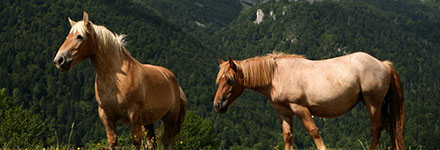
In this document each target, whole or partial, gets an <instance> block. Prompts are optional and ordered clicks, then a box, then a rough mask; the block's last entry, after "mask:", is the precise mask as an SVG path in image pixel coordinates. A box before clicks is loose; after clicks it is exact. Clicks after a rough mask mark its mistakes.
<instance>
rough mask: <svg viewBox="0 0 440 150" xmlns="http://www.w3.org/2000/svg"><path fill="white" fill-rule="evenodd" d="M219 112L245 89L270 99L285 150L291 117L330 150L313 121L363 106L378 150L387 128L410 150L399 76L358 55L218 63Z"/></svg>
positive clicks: (396, 146)
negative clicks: (381, 137) (405, 136)
mask: <svg viewBox="0 0 440 150" xmlns="http://www.w3.org/2000/svg"><path fill="white" fill-rule="evenodd" d="M219 63H220V70H219V72H218V75H217V83H218V89H217V93H216V95H215V99H214V108H215V109H216V111H217V112H219V113H225V112H226V110H227V108H228V107H229V106H230V105H231V104H232V103H233V102H234V100H235V99H236V98H237V97H238V96H240V95H241V94H242V92H243V90H244V89H245V88H250V89H252V90H255V91H257V92H259V93H261V94H263V95H265V96H266V97H267V98H268V99H269V101H270V102H271V104H272V107H273V108H274V109H275V110H276V112H277V114H278V117H279V118H280V120H281V125H282V128H283V135H284V143H285V149H286V150H291V149H293V146H292V139H293V138H292V131H291V130H292V129H291V128H292V117H293V116H297V117H298V118H299V120H301V122H302V123H303V125H304V127H305V128H306V129H307V131H308V132H309V134H310V135H311V136H312V138H313V140H314V142H315V144H316V147H317V148H318V149H319V150H324V149H326V146H325V145H324V142H323V141H322V139H321V137H320V135H319V132H318V128H317V127H316V125H315V122H314V121H313V119H312V115H313V116H318V117H327V118H331V117H337V116H340V115H342V114H344V113H347V112H348V111H350V110H351V109H352V108H353V107H354V106H355V105H356V104H357V103H358V101H362V102H363V103H364V104H365V106H366V107H367V109H368V113H369V116H370V121H371V130H372V136H373V137H372V141H371V145H370V149H376V147H377V144H378V142H379V137H380V133H381V131H382V129H383V128H385V129H386V130H387V132H388V133H389V135H390V137H391V141H392V145H393V147H394V149H397V150H401V149H405V144H404V141H403V140H404V117H405V112H404V98H403V91H402V87H401V84H400V80H399V77H398V76H397V73H396V70H395V69H394V67H393V65H392V64H391V62H389V61H379V60H377V59H376V58H374V57H372V56H370V55H369V54H366V53H363V52H357V53H353V54H350V55H346V56H341V57H336V58H332V59H327V60H318V61H313V60H308V59H305V58H304V57H302V56H298V55H286V54H282V53H273V54H269V55H266V56H261V57H255V58H250V59H246V60H242V61H237V60H232V58H231V57H229V60H228V61H226V62H224V61H223V60H222V59H220V58H219Z"/></svg>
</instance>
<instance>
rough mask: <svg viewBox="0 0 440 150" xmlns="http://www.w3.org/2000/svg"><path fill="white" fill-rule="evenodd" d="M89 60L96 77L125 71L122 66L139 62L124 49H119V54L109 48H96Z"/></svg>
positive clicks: (125, 66)
mask: <svg viewBox="0 0 440 150" xmlns="http://www.w3.org/2000/svg"><path fill="white" fill-rule="evenodd" d="M91 60H92V63H93V66H94V68H95V70H96V74H97V76H98V77H99V76H101V77H102V76H106V75H114V74H116V73H118V72H125V70H124V68H127V66H128V65H138V64H139V62H138V61H137V60H135V59H134V58H133V57H131V56H130V55H129V54H128V53H127V52H126V51H125V50H121V51H120V53H119V54H116V53H114V52H112V51H109V50H102V49H98V50H97V53H96V54H95V55H94V56H93V57H92V58H91Z"/></svg>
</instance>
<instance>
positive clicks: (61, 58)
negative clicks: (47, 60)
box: [53, 51, 73, 72]
mask: <svg viewBox="0 0 440 150" xmlns="http://www.w3.org/2000/svg"><path fill="white" fill-rule="evenodd" d="M72 60H73V57H72V54H71V53H70V52H67V51H64V52H61V53H59V54H58V55H56V56H55V59H54V60H53V62H54V63H55V66H56V67H57V68H58V69H59V70H61V71H62V72H67V71H69V69H70V67H71V65H72Z"/></svg>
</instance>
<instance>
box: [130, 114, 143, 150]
mask: <svg viewBox="0 0 440 150" xmlns="http://www.w3.org/2000/svg"><path fill="white" fill-rule="evenodd" d="M130 129H131V136H132V142H133V145H134V146H135V147H136V150H139V149H140V148H141V144H142V119H141V116H140V114H138V113H136V112H132V113H131V114H130Z"/></svg>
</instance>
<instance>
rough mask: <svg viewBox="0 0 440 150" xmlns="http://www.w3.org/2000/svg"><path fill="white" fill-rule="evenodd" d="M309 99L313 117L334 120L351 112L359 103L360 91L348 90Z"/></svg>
mask: <svg viewBox="0 0 440 150" xmlns="http://www.w3.org/2000/svg"><path fill="white" fill-rule="evenodd" d="M322 96H323V97H316V98H314V99H309V100H308V101H309V110H310V112H311V114H312V115H314V116H318V117H325V118H332V117H337V116H340V115H342V114H344V113H347V112H348V111H350V110H351V109H352V108H353V107H354V106H355V105H356V104H357V102H358V101H359V90H347V91H345V92H343V93H339V94H331V95H322Z"/></svg>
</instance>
